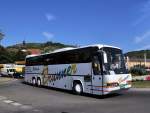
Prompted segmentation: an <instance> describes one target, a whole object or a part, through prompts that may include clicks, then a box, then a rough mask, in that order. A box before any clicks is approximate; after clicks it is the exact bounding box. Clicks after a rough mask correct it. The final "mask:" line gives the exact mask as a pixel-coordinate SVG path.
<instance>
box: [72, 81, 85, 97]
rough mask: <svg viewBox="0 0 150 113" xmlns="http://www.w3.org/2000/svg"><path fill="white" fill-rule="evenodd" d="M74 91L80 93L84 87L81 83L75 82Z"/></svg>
mask: <svg viewBox="0 0 150 113" xmlns="http://www.w3.org/2000/svg"><path fill="white" fill-rule="evenodd" d="M73 90H74V93H75V94H78V95H80V94H81V93H82V92H83V87H82V85H81V83H74V87H73Z"/></svg>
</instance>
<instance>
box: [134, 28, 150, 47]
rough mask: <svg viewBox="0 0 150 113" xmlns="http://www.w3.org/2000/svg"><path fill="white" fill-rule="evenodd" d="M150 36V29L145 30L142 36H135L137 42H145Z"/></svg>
mask: <svg viewBox="0 0 150 113" xmlns="http://www.w3.org/2000/svg"><path fill="white" fill-rule="evenodd" d="M148 38H150V30H149V31H147V32H145V33H144V34H143V35H142V36H137V37H135V43H137V44H138V43H141V42H143V41H144V40H145V39H148Z"/></svg>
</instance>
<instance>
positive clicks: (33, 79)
mask: <svg viewBox="0 0 150 113" xmlns="http://www.w3.org/2000/svg"><path fill="white" fill-rule="evenodd" d="M32 85H34V86H36V79H35V78H32Z"/></svg>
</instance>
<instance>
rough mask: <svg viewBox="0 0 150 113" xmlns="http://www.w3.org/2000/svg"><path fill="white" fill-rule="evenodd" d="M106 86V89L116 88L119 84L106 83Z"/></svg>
mask: <svg viewBox="0 0 150 113" xmlns="http://www.w3.org/2000/svg"><path fill="white" fill-rule="evenodd" d="M107 86H108V87H118V86H119V83H117V82H112V83H107Z"/></svg>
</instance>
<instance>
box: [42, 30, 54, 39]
mask: <svg viewBox="0 0 150 113" xmlns="http://www.w3.org/2000/svg"><path fill="white" fill-rule="evenodd" d="M42 34H43V36H44V37H45V38H46V39H47V40H51V39H52V38H54V34H53V33H50V32H43V33H42Z"/></svg>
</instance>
